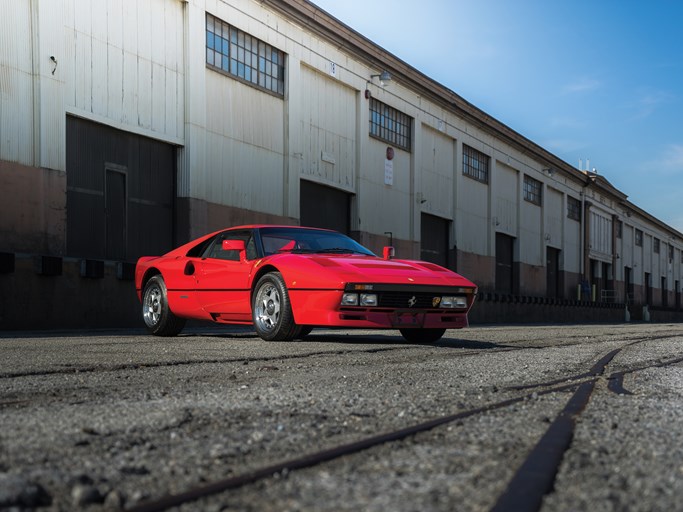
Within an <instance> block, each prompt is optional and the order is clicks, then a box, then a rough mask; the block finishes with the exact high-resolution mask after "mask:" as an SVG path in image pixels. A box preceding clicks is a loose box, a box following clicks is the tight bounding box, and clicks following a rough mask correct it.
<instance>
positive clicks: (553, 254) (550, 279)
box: [545, 247, 560, 299]
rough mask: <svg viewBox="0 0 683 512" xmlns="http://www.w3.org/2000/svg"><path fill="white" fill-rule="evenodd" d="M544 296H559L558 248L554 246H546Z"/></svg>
mask: <svg viewBox="0 0 683 512" xmlns="http://www.w3.org/2000/svg"><path fill="white" fill-rule="evenodd" d="M545 265H546V296H547V297H551V298H553V299H554V298H557V297H560V250H559V249H555V248H554V247H546V250H545Z"/></svg>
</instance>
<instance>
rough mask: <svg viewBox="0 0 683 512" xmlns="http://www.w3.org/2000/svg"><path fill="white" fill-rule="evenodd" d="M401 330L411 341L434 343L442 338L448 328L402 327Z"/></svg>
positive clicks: (402, 334)
mask: <svg viewBox="0 0 683 512" xmlns="http://www.w3.org/2000/svg"><path fill="white" fill-rule="evenodd" d="M400 332H401V336H403V337H404V338H405V339H406V340H407V341H409V342H410V343H434V342H436V341H439V340H440V339H441V337H442V336H443V335H444V333H445V332H446V329H400Z"/></svg>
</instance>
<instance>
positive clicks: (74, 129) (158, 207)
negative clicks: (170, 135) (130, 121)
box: [66, 116, 176, 261]
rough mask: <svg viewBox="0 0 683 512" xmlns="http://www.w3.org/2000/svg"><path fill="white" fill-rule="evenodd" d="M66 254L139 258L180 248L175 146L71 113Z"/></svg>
mask: <svg viewBox="0 0 683 512" xmlns="http://www.w3.org/2000/svg"><path fill="white" fill-rule="evenodd" d="M66 171H67V172H66V204H67V217H66V233H67V237H66V239H67V254H68V255H69V256H76V257H81V258H92V259H115V260H124V261H135V260H136V259H137V258H138V257H140V256H145V255H149V256H152V255H159V254H163V253H165V252H167V251H169V250H171V249H172V248H173V246H174V245H175V244H174V242H175V241H174V232H175V224H174V222H175V220H174V204H175V181H176V148H175V147H174V146H172V145H171V144H168V143H165V142H161V141H158V140H154V139H150V138H147V137H143V136H141V135H136V134H133V133H129V132H125V131H122V130H117V129H115V128H111V127H109V126H105V125H102V124H99V123H95V122H93V121H87V120H85V119H80V118H76V117H72V116H67V117H66Z"/></svg>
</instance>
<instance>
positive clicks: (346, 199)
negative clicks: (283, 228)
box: [299, 180, 351, 235]
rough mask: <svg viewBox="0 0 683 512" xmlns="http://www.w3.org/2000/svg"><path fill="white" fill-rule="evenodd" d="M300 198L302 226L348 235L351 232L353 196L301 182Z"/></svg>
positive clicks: (304, 181)
mask: <svg viewBox="0 0 683 512" xmlns="http://www.w3.org/2000/svg"><path fill="white" fill-rule="evenodd" d="M300 183H301V189H300V196H299V211H300V215H301V218H300V221H301V225H302V226H310V227H314V228H326V229H334V230H335V231H339V232H340V233H344V234H346V235H348V234H349V232H350V230H351V194H349V193H348V192H344V191H343V190H339V189H336V188H332V187H326V186H324V185H319V184H317V183H313V182H312V181H306V180H301V182H300Z"/></svg>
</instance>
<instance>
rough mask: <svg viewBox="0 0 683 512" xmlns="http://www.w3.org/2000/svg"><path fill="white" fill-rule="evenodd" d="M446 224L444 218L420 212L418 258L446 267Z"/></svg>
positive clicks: (447, 222)
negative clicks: (420, 235) (420, 236)
mask: <svg viewBox="0 0 683 512" xmlns="http://www.w3.org/2000/svg"><path fill="white" fill-rule="evenodd" d="M448 225H449V221H447V220H446V219H442V218H440V217H435V216H434V215H427V214H426V213H423V214H422V217H421V220H420V231H421V233H422V240H421V243H420V259H422V260H424V261H430V262H432V263H436V264H437V265H441V266H442V267H448Z"/></svg>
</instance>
